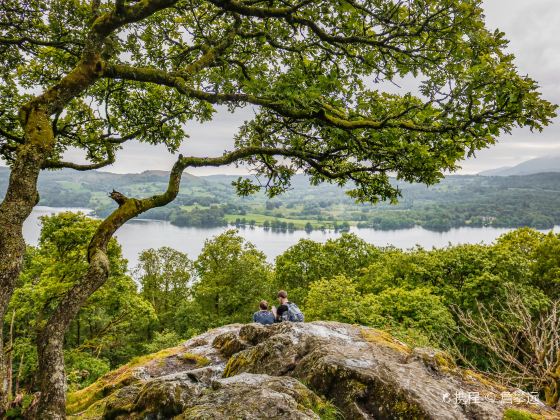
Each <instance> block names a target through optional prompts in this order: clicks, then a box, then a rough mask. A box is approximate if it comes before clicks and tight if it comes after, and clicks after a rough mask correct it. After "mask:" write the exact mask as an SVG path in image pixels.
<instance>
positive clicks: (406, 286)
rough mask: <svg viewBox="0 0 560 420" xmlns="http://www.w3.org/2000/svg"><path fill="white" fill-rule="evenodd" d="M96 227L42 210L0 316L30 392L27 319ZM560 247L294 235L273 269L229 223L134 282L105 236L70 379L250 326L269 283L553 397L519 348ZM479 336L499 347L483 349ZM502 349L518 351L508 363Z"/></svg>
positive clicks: (48, 300)
mask: <svg viewBox="0 0 560 420" xmlns="http://www.w3.org/2000/svg"><path fill="white" fill-rule="evenodd" d="M97 223H98V222H97V221H94V220H91V219H88V218H86V217H85V216H83V215H80V214H78V215H76V214H70V213H63V214H60V215H57V216H51V217H47V218H44V219H43V230H42V233H41V238H40V244H39V246H38V247H37V248H32V247H30V248H29V249H28V253H27V256H26V269H25V271H24V272H23V273H22V276H21V278H20V285H19V287H18V289H17V290H16V293H15V295H14V300H13V302H14V306H12V307H11V308H12V309H11V312H9V314H8V316H6V319H5V330H9V325H10V320H11V317H10V315H11V314H13V313H14V312H13V309H15V316H14V346H13V347H14V358H13V360H14V371H15V372H16V371H17V372H19V373H18V374H16V376H20V378H21V388H24V389H28V390H29V391H33V390H34V389H35V388H34V387H35V384H34V383H33V374H34V372H35V369H36V363H37V362H36V357H37V356H36V351H35V346H34V340H35V334H34V331H35V328H36V326H37V325H40V323H41V322H42V321H41V320H42V317H43V316H44V314H46V313H48V311H49V308H50V307H51V305H52V304H53V301H54V302H56V299H57V297H58V296H59V293H60V291H64V290H65V288H68V287H69V286H70V285H71V284H72V281H73V279H74V278H75V276H78V275H79V274H80V272H81V270H83V269H85V267H86V264H85V263H84V258H85V246H86V244H87V242H86V239H85V238H87V237H88V235H89V234H90V233H89V232H90V230H91V229H94V228H95V226H96V225H97ZM559 247H560V235H558V234H554V233H549V234H543V233H539V232H537V231H534V230H532V229H527V228H524V229H518V230H516V231H512V232H509V233H507V234H504V235H502V236H501V237H500V238H499V239H498V240H497V241H496V242H495V243H494V244H492V245H481V244H479V245H458V246H448V247H446V248H441V249H432V250H425V249H422V248H414V249H410V250H406V251H404V250H399V249H395V248H376V247H373V246H371V245H369V244H367V243H365V242H364V241H362V240H360V239H359V238H357V237H356V236H355V235H351V234H343V235H341V237H340V238H338V239H336V240H329V241H327V242H325V243H324V244H321V243H317V242H313V241H310V240H301V241H300V242H299V243H298V244H296V245H294V246H293V247H291V248H290V249H288V250H286V251H285V252H284V253H283V254H282V255H280V256H278V257H277V259H276V262H275V264H274V267H272V266H271V265H270V264H269V263H267V262H266V258H265V256H264V254H263V253H262V252H260V251H259V250H257V249H256V248H255V247H254V246H253V245H252V244H250V243H247V242H245V241H244V240H243V239H242V238H241V237H240V236H239V235H238V234H237V233H236V232H235V231H233V230H229V231H226V232H224V233H223V234H221V235H218V236H216V237H215V238H212V239H210V240H207V242H206V243H205V246H204V248H203V250H202V252H201V253H200V255H199V257H198V258H197V259H196V260H195V261H191V260H190V259H189V258H188V257H187V256H186V255H184V254H181V253H180V252H178V251H175V250H173V249H170V248H161V249H157V250H156V249H149V250H146V251H144V252H143V253H142V254H141V257H140V264H139V266H138V267H137V268H136V270H135V276H136V278H137V279H138V283H139V284H140V286H141V289H140V290H137V289H136V286H135V284H134V283H133V281H132V280H131V279H130V278H129V277H128V276H127V275H126V274H125V270H126V264H125V262H124V260H123V259H122V257H121V254H120V248H119V246H118V244H117V243H116V242H115V241H112V242H111V245H110V247H109V255H110V257H111V263H112V267H113V274H112V276H111V277H110V279H109V281H108V282H107V284H106V285H105V286H103V287H102V288H101V289H99V291H98V292H96V293H95V294H94V295H93V296H92V297H91V298H90V300H88V303H87V305H86V306H85V307H84V308H83V309H82V311H81V312H80V315H79V316H78V317H77V318H76V320H75V321H74V322H73V324H72V327H71V329H70V331H69V332H68V333H67V336H66V340H65V357H66V364H67V372H68V380H69V383H68V385H69V386H70V388H72V389H79V388H82V387H84V386H87V385H88V384H90V383H91V382H92V381H93V380H94V379H95V378H96V377H98V376H99V375H102V374H104V373H105V372H106V371H107V370H108V369H110V368H111V369H112V368H114V367H115V366H118V365H122V364H123V363H125V362H127V361H130V360H131V359H132V358H133V357H135V356H138V355H140V354H143V353H151V352H155V351H159V350H163V349H166V348H169V347H173V346H175V345H177V344H178V343H179V342H180V341H181V339H184V338H187V337H190V336H192V335H194V334H196V333H199V332H202V331H205V330H206V329H208V328H212V327H214V326H218V325H223V324H228V323H233V322H250V320H251V314H252V313H253V312H254V311H256V310H257V308H258V302H259V301H260V300H261V299H268V300H270V301H272V300H273V298H274V292H275V291H276V290H278V289H279V288H285V289H287V290H288V292H289V295H290V299H293V300H294V301H296V302H297V303H298V304H300V307H302V309H303V311H304V313H305V315H306V320H309V321H312V320H335V321H341V322H347V323H356V324H362V325H368V326H373V327H376V328H382V329H385V330H387V331H389V332H390V333H391V334H393V335H394V336H396V337H399V338H400V339H402V340H405V341H408V342H410V343H413V344H415V345H421V346H425V345H432V346H436V347H442V348H446V349H448V350H450V351H451V352H455V353H456V352H459V353H460V355H461V357H462V359H461V360H462V362H463V363H466V364H468V365H469V366H474V367H476V368H478V369H482V370H487V371H489V370H491V371H492V373H493V374H494V375H498V376H500V377H501V378H502V380H503V381H506V382H507V381H509V383H512V384H515V385H520V386H522V387H524V388H526V389H528V390H533V389H538V390H540V391H541V392H542V395H543V396H544V395H545V394H546V396H547V400H548V402H549V404H554V401H553V400H554V398H552V397H551V396H550V395H552V394H553V392H552V393H550V392H548V391H547V389H548V388H550V389H553V388H554V382H553V381H551V380H547V381H545V380H543V378H544V376H543V375H539V374H538V372H540V370H539V369H541V370H542V369H545V367H546V366H553V363H552V362H550V363H549V362H547V363H546V366H545V364H543V363H540V362H539V360H541V359H539V356H538V355H537V353H535V352H533V353H535V356H534V358H532V359H530V360H529V361H527V360H526V357H528V356H527V355H529V354H532V353H530V351H532V350H531V349H532V347H531V343H532V341H530V339H529V338H527V337H531V334H530V333H531V332H533V333H535V334H537V332H538V333H539V334H540V333H542V334H544V335H543V337H544V336H547V337H551V335H550V331H549V330H550V326H549V324H547V322H549V321H551V320H552V321H554V319H556V320H557V319H558V317H557V316H556V318H555V317H553V316H552V315H551V308H556V309H555V311H556V312H555V313H557V308H558V304H557V303H554V302H557V294H558V292H557V290H556V288H555V287H551V285H554V284H556V283H555V282H556V281H557V273H558V272H559V270H560V268H559V266H560V261H559V260H558V258H557V255H558V252H557V250H558V249H559ZM273 268H274V270H273ZM511 296H517V298H516V300H513V301H512V300H511ZM504 305H509V306H507V307H504ZM555 305H556V306H555ZM500 308H502V309H500ZM504 308H505V309H504ZM555 322H556V321H555ZM481 325H486V326H487V329H484V330H480V326H481ZM481 331H482V332H481ZM479 333H480V334H479ZM512 334H513V335H512ZM535 334H533V335H535ZM485 340H486V341H485ZM488 340H489V341H488ZM535 342H538V340H537V341H535ZM488 343H494V344H495V343H505V344H504V346H505V347H501V348H499V349H491V348H489V346H488ZM547 348H548V349H553V348H554V346H548V347H547ZM506 350H508V351H509V353H507V352H506ZM510 350H511V351H510ZM553 353H554V352H552V353H550V354H548V355H547V356H546V357H548V358H550V357H553V356H554V355H553ZM504 354H509V356H508V357H513V359H508V360H507V363H506V364H504V363H503V362H501V360H503V357H504ZM500 358H502V359H500ZM547 360H548V359H547ZM551 360H552V359H551ZM516 366H517V367H519V366H529V367H530V372H537V373H535V374H534V375H533V376H531V375H529V374H527V372H525V371H524V372H522V376H523V378H524V379H523V381H522V382H519V381H516V378H517V377H515V375H512V372H513V374H515V372H517V371H515V370H513V371H512V367H514V368H515V367H516ZM518 371H519V369H518ZM543 372H544V370H543ZM517 373H519V372H517ZM537 378H540V379H537ZM20 391H21V389H20Z"/></svg>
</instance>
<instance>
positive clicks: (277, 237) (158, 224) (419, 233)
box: [23, 206, 558, 267]
mask: <svg viewBox="0 0 560 420" xmlns="http://www.w3.org/2000/svg"><path fill="white" fill-rule="evenodd" d="M67 210H72V211H78V210H81V211H84V212H88V210H87V209H68V208H53V207H42V206H38V207H36V208H35V209H34V210H33V213H32V214H31V216H30V217H29V219H28V220H27V221H26V222H25V225H24V228H23V234H24V236H25V240H26V241H27V243H28V244H30V245H36V244H37V241H38V238H39V233H40V220H39V217H40V216H44V215H48V214H53V213H58V212H61V211H67ZM226 229H228V228H226V227H220V228H202V229H201V228H190V227H178V226H173V225H172V224H171V223H169V222H164V221H159V220H131V221H129V222H128V223H126V224H125V225H124V226H123V227H121V228H120V229H119V230H118V231H117V234H116V237H117V239H118V241H119V242H120V244H121V245H122V248H123V253H124V256H125V257H126V258H127V259H128V261H129V266H130V267H134V266H135V265H136V264H137V262H138V254H139V253H140V252H141V251H142V250H144V249H147V248H159V247H162V246H169V247H171V248H175V249H177V250H179V251H182V252H186V253H187V254H188V255H189V257H190V258H193V259H194V258H196V257H197V256H198V254H199V253H200V250H201V249H202V247H203V246H204V241H205V240H207V239H210V238H212V237H213V236H216V235H218V234H220V233H221V232H223V231H224V230H226ZM510 230H511V229H506V228H492V227H461V228H456V229H451V230H449V231H447V232H432V231H429V230H426V229H423V228H421V227H415V228H411V229H399V230H387V231H383V230H375V229H357V228H354V229H352V230H351V232H353V233H355V234H356V235H358V236H359V237H360V238H362V239H364V240H365V241H367V242H369V243H372V244H374V245H377V246H387V245H393V246H395V247H398V248H402V249H409V248H413V247H415V246H416V245H420V246H422V247H424V248H432V247H436V248H438V247H444V246H447V245H449V244H451V245H456V244H462V243H470V244H472V243H486V244H488V243H491V242H492V241H494V240H495V239H496V238H497V237H498V236H500V235H502V234H504V233H506V232H508V231H510ZM556 230H558V229H556ZM239 233H240V235H241V236H243V237H244V238H245V239H246V240H248V241H250V242H252V243H253V244H255V245H256V247H257V248H258V249H260V250H261V251H263V252H264V253H265V254H266V256H267V258H268V259H269V260H270V261H271V262H272V261H273V260H274V258H275V257H276V256H277V255H279V254H281V253H282V252H284V251H285V250H286V249H287V248H289V247H290V246H292V245H294V244H295V243H296V242H298V241H299V240H300V239H302V238H307V239H312V240H314V241H318V242H325V241H326V240H327V239H331V238H337V237H339V236H340V235H341V234H340V233H335V232H332V231H330V232H328V231H327V232H320V231H313V232H311V233H306V232H304V231H295V232H272V231H265V230H264V229H262V228H258V227H257V228H254V229H250V228H244V229H239Z"/></svg>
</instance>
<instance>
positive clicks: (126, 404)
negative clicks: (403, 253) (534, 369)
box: [68, 322, 560, 419]
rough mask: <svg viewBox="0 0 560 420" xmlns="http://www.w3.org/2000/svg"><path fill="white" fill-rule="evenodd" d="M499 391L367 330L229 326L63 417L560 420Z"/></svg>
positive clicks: (148, 362)
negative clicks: (470, 400) (472, 399)
mask: <svg viewBox="0 0 560 420" xmlns="http://www.w3.org/2000/svg"><path fill="white" fill-rule="evenodd" d="M504 390H507V388H504V387H502V386H500V385H498V384H495V383H494V382H493V381H491V380H490V379H488V378H486V377H485V376H484V375H481V374H479V373H476V372H472V371H467V370H462V369H460V368H459V367H457V366H456V365H455V363H454V361H453V359H452V358H451V357H449V356H448V355H447V354H446V353H444V352H442V351H439V350H435V349H430V348H416V349H413V348H410V347H409V346H407V345H406V344H404V343H402V342H400V341H398V340H396V339H394V338H393V337H392V336H391V335H389V334H388V333H386V332H383V331H379V330H375V329H371V328H366V327H360V326H353V325H347V324H341V323H336V322H311V323H281V324H275V325H272V326H262V325H258V324H247V325H239V324H236V325H228V326H224V327H220V328H217V329H214V330H211V331H208V332H207V333H205V334H202V335H200V336H198V337H195V338H193V339H191V340H189V341H187V342H186V343H184V344H183V345H181V346H178V347H176V348H174V349H171V350H169V351H167V352H163V353H162V352H160V353H158V354H156V355H152V356H147V357H145V358H141V359H138V360H136V361H134V362H132V363H130V364H129V365H126V366H124V367H123V368H120V369H118V370H116V371H114V372H111V373H109V374H108V375H106V376H105V377H103V378H101V379H100V380H98V381H97V382H96V383H94V384H93V385H91V386H90V387H88V388H86V389H84V390H81V391H78V392H76V393H74V394H71V395H70V396H69V404H68V411H69V412H70V413H72V414H73V417H74V418H80V419H82V418H83V419H102V418H103V419H145V418H154V419H155V418H162V419H163V418H177V419H228V418H235V419H240V418H242V419H262V418H267V419H286V418H293V419H317V418H321V419H344V418H345V419H360V418H363V419H501V418H545V419H546V418H550V419H553V418H560V415H559V414H560V413H558V412H556V411H553V410H551V409H549V408H547V407H546V406H544V405H542V406H541V405H538V406H535V405H534V406H523V407H521V406H513V405H512V404H506V403H503V402H501V401H499V400H497V399H496V398H495V397H497V396H499V395H500V393H501V392H503V391H504ZM510 391H512V390H510ZM458 395H479V396H480V398H479V399H478V400H477V402H476V403H468V402H465V401H462V400H459V399H458V398H456V397H457V396H458ZM484 396H492V397H494V398H495V401H490V400H486V399H485V398H484ZM516 416H517V417H516ZM519 416H521V417H519ZM523 416H525V417H523ZM531 416H533V417H531Z"/></svg>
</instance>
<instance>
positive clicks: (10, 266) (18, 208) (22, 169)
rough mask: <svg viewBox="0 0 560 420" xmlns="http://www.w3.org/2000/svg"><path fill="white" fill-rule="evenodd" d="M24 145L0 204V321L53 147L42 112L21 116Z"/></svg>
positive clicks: (3, 381) (2, 381)
mask: <svg viewBox="0 0 560 420" xmlns="http://www.w3.org/2000/svg"><path fill="white" fill-rule="evenodd" d="M22 114H23V115H22V125H23V127H24V130H25V143H24V144H22V145H20V146H19V148H18V152H17V157H16V161H15V163H14V165H13V167H12V171H11V173H10V180H9V182H8V189H7V191H6V196H5V197H4V200H3V201H2V204H0V321H2V320H3V319H4V316H5V314H6V309H7V308H8V304H9V302H10V299H11V297H12V293H13V291H14V288H15V285H16V281H17V278H18V276H19V273H20V271H21V268H22V263H23V257H24V255H25V241H24V239H23V231H22V227H23V222H25V220H26V219H27V218H28V217H29V215H30V214H31V211H32V210H33V207H35V205H36V204H37V202H38V201H39V194H38V193H37V179H38V176H39V172H40V170H41V167H42V165H43V163H44V161H45V157H46V156H47V155H48V153H50V151H51V150H52V148H53V146H54V138H53V132H52V127H51V124H50V121H49V118H48V116H47V114H46V113H45V112H44V111H42V110H40V109H30V110H28V111H27V112H22ZM1 324H2V323H1V322H0V359H1V360H0V367H1V369H0V404H1V407H5V404H6V402H7V397H8V396H7V387H8V381H7V379H8V378H7V372H6V369H5V366H6V361H5V357H4V345H3V336H2V334H1V332H2V330H1Z"/></svg>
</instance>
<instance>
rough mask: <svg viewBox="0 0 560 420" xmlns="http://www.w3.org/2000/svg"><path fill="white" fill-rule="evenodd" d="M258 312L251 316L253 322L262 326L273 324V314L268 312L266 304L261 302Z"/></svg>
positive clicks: (263, 301) (264, 301)
mask: <svg viewBox="0 0 560 420" xmlns="http://www.w3.org/2000/svg"><path fill="white" fill-rule="evenodd" d="M259 308H260V311H257V312H255V313H254V314H253V322H258V323H259V324H263V325H271V324H274V314H273V313H272V312H270V311H269V310H268V302H267V301H266V300H261V302H260V303H259Z"/></svg>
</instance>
